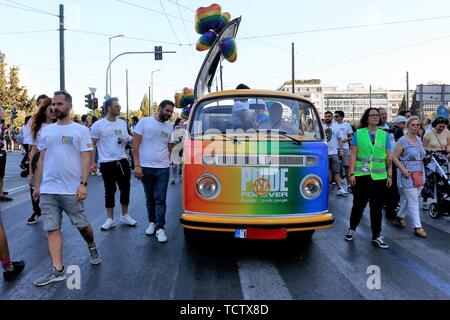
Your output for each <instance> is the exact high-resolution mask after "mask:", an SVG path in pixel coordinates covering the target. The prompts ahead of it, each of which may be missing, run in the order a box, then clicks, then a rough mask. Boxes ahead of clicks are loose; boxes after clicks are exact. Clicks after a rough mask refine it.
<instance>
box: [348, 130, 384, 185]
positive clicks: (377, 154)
mask: <svg viewBox="0 0 450 320" xmlns="http://www.w3.org/2000/svg"><path fill="white" fill-rule="evenodd" d="M356 137H357V138H356V139H357V143H358V154H357V155H356V163H355V176H357V177H361V176H366V175H369V174H370V175H371V177H372V179H373V180H383V179H387V168H386V157H387V154H386V132H385V131H383V130H380V129H377V132H376V135H375V144H374V145H372V142H371V141H370V137H369V130H368V129H367V128H362V129H358V130H357V131H356Z"/></svg>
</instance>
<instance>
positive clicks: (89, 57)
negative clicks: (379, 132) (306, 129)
mask: <svg viewBox="0 0 450 320" xmlns="http://www.w3.org/2000/svg"><path fill="white" fill-rule="evenodd" d="M212 3H214V2H212V1H197V0H126V1H121V0H97V1H88V0H78V1H76V0H67V1H66V0H59V1H53V0H39V1H36V0H33V1H32V0H0V51H2V52H3V53H4V54H5V55H6V62H7V64H8V65H9V66H12V65H15V66H18V67H20V74H21V81H22V85H23V86H25V87H26V88H27V89H28V92H29V94H30V95H31V96H32V95H35V94H36V95H39V94H41V93H46V94H48V95H52V93H53V92H54V91H55V90H58V89H59V33H58V32H57V31H56V30H57V29H58V27H59V19H58V17H57V16H56V15H58V12H59V4H63V5H64V7H65V16H66V21H65V23H66V26H65V27H66V29H68V30H67V31H66V32H65V56H66V61H65V63H66V80H65V81H66V90H68V91H69V92H70V93H71V94H72V96H73V98H74V109H75V112H76V113H78V114H82V113H86V112H87V111H89V110H88V109H86V108H84V95H85V94H88V93H89V89H88V88H89V87H93V88H97V92H96V96H97V97H98V98H99V100H100V101H101V100H102V98H103V96H104V95H105V86H106V68H107V65H108V62H109V38H110V37H111V36H114V35H118V34H123V35H125V37H119V38H114V39H112V40H111V51H112V56H113V57H114V56H116V55H118V54H120V53H122V52H126V51H153V50H154V46H156V45H161V46H162V47H163V50H164V51H176V53H172V54H169V53H168V54H164V55H163V60H162V61H155V60H154V56H153V55H148V54H147V55H144V54H143V55H129V56H123V57H120V58H119V59H118V60H117V61H115V62H114V63H113V64H112V81H111V82H112V92H111V93H112V96H117V97H118V98H119V100H120V103H121V105H122V107H123V111H125V108H126V105H127V99H126V81H125V79H126V76H125V75H126V70H128V78H129V85H128V86H129V100H128V105H129V108H130V110H134V109H138V108H139V105H140V102H141V100H142V98H143V96H144V94H146V93H147V94H148V91H149V86H150V84H151V74H152V72H153V71H155V70H158V69H161V70H160V71H155V72H153V93H154V99H153V101H155V102H158V101H161V100H163V99H170V100H173V98H174V94H175V92H179V91H181V90H182V89H183V88H184V87H189V88H192V87H193V86H194V84H195V80H196V77H197V74H198V72H199V68H200V66H201V64H202V62H203V60H204V58H205V56H206V51H205V52H198V51H196V49H195V43H196V42H197V40H198V38H199V37H200V35H198V34H197V33H196V32H195V28H194V18H195V10H196V9H197V8H199V7H205V6H209V5H211V4H212ZM217 3H218V4H220V5H221V7H222V11H223V12H229V13H230V14H231V16H232V18H235V17H239V16H241V17H242V21H241V25H240V28H239V32H238V35H237V46H238V58H237V61H236V62H234V63H229V62H227V61H225V62H224V63H223V81H224V89H232V88H234V87H236V85H238V84H239V83H245V84H247V85H249V86H250V87H251V88H254V89H273V90H276V89H277V88H278V87H280V86H281V85H282V84H283V83H284V82H285V81H286V80H290V79H291V44H292V43H295V77H296V79H321V80H322V83H323V84H325V85H331V86H338V87H340V88H345V87H346V86H347V84H348V83H363V84H365V85H367V86H368V85H369V84H371V85H372V86H373V87H375V88H377V87H383V88H388V89H402V90H406V80H405V79H406V72H407V71H408V72H409V77H410V78H409V80H410V89H414V88H415V86H416V85H417V84H427V83H428V82H429V81H433V80H438V81H442V82H443V83H447V84H448V83H450V59H449V58H448V57H449V53H450V41H449V40H450V1H448V0H428V1H427V2H426V4H425V3H424V2H423V1H422V0H396V1H390V0H377V1H375V0H357V1H356V0H341V1H335V0H315V1H300V0H296V1H291V0H276V1H275V0H240V1H237V0H235V1H230V0H227V1H217ZM17 6H21V7H23V6H27V7H29V8H30V7H31V8H33V9H38V10H41V11H43V12H45V13H43V12H41V11H39V12H36V11H33V12H30V11H26V10H21V9H18V8H16V7H17ZM164 12H165V13H166V14H167V15H166V14H164ZM46 13H52V14H54V15H51V14H46ZM428 18H430V19H428ZM406 20H421V21H415V22H409V23H395V24H384V23H387V22H402V21H406ZM374 24H375V25H374ZM376 24H378V25H376ZM380 24H384V25H380ZM361 25H365V26H367V25H369V26H367V27H357V28H345V29H339V28H341V27H347V26H361ZM323 29H327V30H323ZM314 30H315V31H314ZM30 31H33V32H32V33H31V32H30ZM35 31H38V32H35ZM305 31H314V32H305ZM280 34H283V35H280ZM271 35H272V36H271ZM255 36H258V38H255ZM259 36H261V37H259ZM130 38H135V39H130ZM136 38H139V39H141V40H138V39H136ZM142 39H143V40H142ZM214 87H215V85H214Z"/></svg>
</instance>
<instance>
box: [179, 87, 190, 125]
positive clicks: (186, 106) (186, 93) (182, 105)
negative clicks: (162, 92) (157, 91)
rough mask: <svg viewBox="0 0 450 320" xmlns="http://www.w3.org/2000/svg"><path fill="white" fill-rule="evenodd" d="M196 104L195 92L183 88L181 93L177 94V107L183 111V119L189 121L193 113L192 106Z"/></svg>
mask: <svg viewBox="0 0 450 320" xmlns="http://www.w3.org/2000/svg"><path fill="white" fill-rule="evenodd" d="M193 103H194V90H192V89H189V88H183V90H182V91H181V93H179V92H178V93H175V107H176V108H178V109H183V110H181V118H183V119H185V120H187V119H188V118H189V113H190V112H191V106H192V104H193Z"/></svg>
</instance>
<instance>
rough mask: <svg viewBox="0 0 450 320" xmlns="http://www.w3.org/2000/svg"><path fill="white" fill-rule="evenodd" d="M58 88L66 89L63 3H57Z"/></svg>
mask: <svg viewBox="0 0 450 320" xmlns="http://www.w3.org/2000/svg"><path fill="white" fill-rule="evenodd" d="M59 88H60V90H65V89H66V81H65V66H64V5H63V4H60V5H59Z"/></svg>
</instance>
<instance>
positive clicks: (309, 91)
mask: <svg viewBox="0 0 450 320" xmlns="http://www.w3.org/2000/svg"><path fill="white" fill-rule="evenodd" d="M291 84H292V82H291V81H287V82H285V83H284V84H283V85H282V86H281V87H279V88H278V90H279V91H284V92H291V93H292V85H291ZM294 87H295V94H297V95H299V96H301V97H303V98H306V99H308V100H309V101H311V102H312V103H313V104H314V105H315V107H316V108H317V110H318V111H319V113H320V115H321V116H323V115H324V113H325V111H331V112H334V111H336V110H342V111H344V113H345V117H346V119H347V120H348V121H350V122H358V121H359V119H360V118H361V116H362V115H363V113H364V111H365V110H366V109H367V108H369V107H370V106H372V107H374V108H385V109H386V110H387V111H388V121H390V120H392V119H394V118H395V117H396V116H397V114H398V110H399V108H400V105H401V103H402V100H403V97H404V96H405V95H406V92H405V91H404V90H387V89H383V88H376V89H373V90H372V93H371V92H370V89H369V88H367V87H365V86H364V85H363V84H361V83H351V84H349V85H348V86H347V88H346V90H337V87H330V86H323V85H322V84H321V81H320V80H317V79H314V80H297V81H296V83H295V86H294ZM413 94H414V91H412V90H410V93H409V104H408V105H409V106H411V103H412V98H413Z"/></svg>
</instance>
